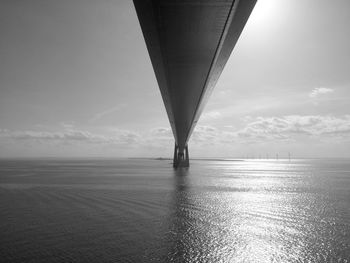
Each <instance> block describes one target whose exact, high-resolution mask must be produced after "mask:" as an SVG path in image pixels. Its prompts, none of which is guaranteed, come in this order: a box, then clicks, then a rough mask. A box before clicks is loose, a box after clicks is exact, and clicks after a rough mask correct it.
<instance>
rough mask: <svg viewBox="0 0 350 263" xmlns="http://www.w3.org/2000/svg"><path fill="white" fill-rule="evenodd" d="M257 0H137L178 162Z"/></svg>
mask: <svg viewBox="0 0 350 263" xmlns="http://www.w3.org/2000/svg"><path fill="white" fill-rule="evenodd" d="M255 3H256V0H134V5H135V8H136V12H137V15H138V18H139V22H140V25H141V29H142V32H143V36H144V38H145V42H146V45H147V49H148V52H149V55H150V58H151V61H152V65H153V69H154V72H155V75H156V78H157V81H158V85H159V88H160V91H161V94H162V97H163V101H164V104H165V108H166V111H167V114H168V118H169V121H170V125H171V128H172V131H173V134H174V137H175V150H174V167H188V166H189V155H188V145H187V143H188V140H189V138H190V136H191V133H192V131H193V129H194V127H195V126H196V123H197V121H198V119H199V117H200V114H201V112H202V110H203V107H204V105H205V104H206V101H207V100H208V98H209V95H210V94H211V91H212V90H213V88H214V86H215V84H216V82H217V80H218V78H219V76H220V74H221V72H222V70H223V69H224V66H225V64H226V62H227V60H228V58H229V56H230V54H231V52H232V50H233V48H234V46H235V44H236V42H237V40H238V38H239V36H240V34H241V32H242V30H243V28H244V25H245V24H246V22H247V20H248V17H249V15H250V13H251V12H252V10H253V8H254V5H255Z"/></svg>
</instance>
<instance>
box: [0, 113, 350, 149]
mask: <svg viewBox="0 0 350 263" xmlns="http://www.w3.org/2000/svg"><path fill="white" fill-rule="evenodd" d="M243 122H244V126H243V127H242V128H240V129H235V128H234V127H233V126H225V127H224V128H220V129H219V128H216V127H212V126H200V125H199V126H197V127H196V128H195V129H194V131H193V134H192V137H191V141H190V143H191V144H193V145H194V146H199V147H200V146H204V145H216V146H220V147H221V146H222V147H226V145H232V144H234V145H237V144H245V143H246V144H252V143H267V142H281V141H284V142H294V141H298V140H300V141H305V140H309V139H313V140H320V141H321V140H323V139H327V140H328V139H334V138H335V139H339V141H344V140H346V141H347V140H348V139H350V115H344V116H341V117H336V116H332V115H326V116H321V115H304V116H302V115H289V116H282V117H256V118H253V117H249V118H245V119H244V120H243ZM0 138H3V139H4V138H5V139H6V138H7V139H11V140H14V141H16V142H20V141H30V142H33V143H38V142H39V143H58V144H77V145H83V144H85V145H91V144H95V145H97V144H98V145H105V146H123V147H124V148H125V147H129V148H134V147H140V148H143V149H150V148H152V149H155V148H157V149H162V148H167V147H169V145H171V144H172V143H173V142H174V138H173V134H172V131H171V128H170V127H158V128H154V129H152V130H148V131H142V132H136V131H130V130H121V129H113V130H110V129H109V130H108V131H106V132H102V131H101V132H100V133H93V132H90V131H86V130H78V129H76V128H71V127H70V128H68V129H65V130H63V131H31V130H27V131H12V130H7V129H0Z"/></svg>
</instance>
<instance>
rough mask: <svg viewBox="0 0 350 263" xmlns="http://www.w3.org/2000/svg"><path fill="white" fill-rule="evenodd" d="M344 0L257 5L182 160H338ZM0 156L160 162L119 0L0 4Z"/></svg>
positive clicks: (134, 39)
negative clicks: (278, 158)
mask: <svg viewBox="0 0 350 263" xmlns="http://www.w3.org/2000/svg"><path fill="white" fill-rule="evenodd" d="M349 14H350V1H349V0H258V3H257V4H256V6H255V9H254V10H253V12H252V14H251V16H250V19H249V20H248V23H247V24H246V27H245V29H244V30H243V32H242V35H241V37H240V39H239V41H238V42H237V45H236V47H235V49H234V51H233V53H232V54H231V56H230V58H229V60H228V62H227V64H226V67H225V69H224V71H223V72H222V75H221V77H220V79H219V81H218V83H217V85H216V87H215V89H214V91H213V93H212V95H211V98H210V99H209V101H208V104H207V105H206V107H205V109H204V111H203V113H202V116H201V118H200V120H199V122H198V124H197V127H196V129H195V130H194V132H193V134H192V137H191V139H190V141H189V150H190V156H191V157H217V158H220V157H227V158H230V157H231V158H243V157H244V158H246V157H248V158H259V157H261V158H265V157H267V156H268V157H269V158H274V157H275V156H276V154H278V155H279V157H280V158H285V157H287V156H288V153H290V154H291V156H292V158H293V157H295V158H313V157H316V158H321V157H344V158H348V157H350V48H349V47H350V29H349V25H350V16H349ZM0 61H1V63H0V157H1V158H8V157H10V158H12V157H171V156H172V154H173V147H174V139H173V135H172V132H171V129H170V125H169V121H168V118H167V115H166V111H165V108H164V105H163V101H162V99H161V95H160V91H159V88H158V85H157V82H156V79H155V75H154V72H153V68H152V65H151V62H150V58H149V56H148V52H147V49H146V45H145V42H144V39H143V36H142V32H141V29H140V26H139V22H138V19H137V16H136V12H135V9H134V6H133V3H132V1H131V0H118V1H112V0H99V1H95V0H61V1H56V0H45V1H44V0H29V1H28V0H16V1H13V0H0Z"/></svg>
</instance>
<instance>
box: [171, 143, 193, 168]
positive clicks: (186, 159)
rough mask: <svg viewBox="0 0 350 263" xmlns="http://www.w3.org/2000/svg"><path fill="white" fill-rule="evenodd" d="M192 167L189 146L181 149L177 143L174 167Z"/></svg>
mask: <svg viewBox="0 0 350 263" xmlns="http://www.w3.org/2000/svg"><path fill="white" fill-rule="evenodd" d="M189 166H190V156H189V154H188V145H186V146H185V148H184V149H182V151H181V149H180V148H179V146H178V145H177V144H176V143H175V148H174V160H173V167H174V168H178V167H189Z"/></svg>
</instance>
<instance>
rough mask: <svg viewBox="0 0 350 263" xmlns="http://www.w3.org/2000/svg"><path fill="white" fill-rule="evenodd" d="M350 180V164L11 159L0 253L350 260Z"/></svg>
mask: <svg viewBox="0 0 350 263" xmlns="http://www.w3.org/2000/svg"><path fill="white" fill-rule="evenodd" d="M24 171H25V172H26V174H28V175H27V176H18V175H20V174H23V172H24ZM349 171H350V163H349V162H348V161H347V160H345V161H344V160H292V161H288V160H279V161H273V160H241V161H199V160H198V161H193V162H192V164H191V167H190V169H179V170H173V169H172V168H171V167H170V165H169V163H168V161H153V160H117V161H106V160H105V161H103V160H101V161H96V162H91V161H89V162H87V161H81V162H69V161H65V162H63V161H57V162H55V161H53V162H51V163H50V164H47V163H45V162H34V161H33V162H22V163H21V162H12V163H11V162H6V161H2V163H1V166H0V179H1V181H0V197H1V202H0V205H1V207H0V208H1V210H0V216H1V218H2V220H1V222H0V231H1V233H3V234H2V235H1V238H0V245H1V249H2V250H1V251H0V255H1V256H2V259H4V260H5V261H8V262H10V261H22V262H25V261H35V262H45V261H46V260H47V259H48V258H50V261H51V262H55V261H56V262H60V261H62V260H70V261H96V260H98V261H101V262H108V261H113V262H259V263H260V262H262V263H263V262H347V260H348V258H350V244H349V240H350V203H349V200H350V191H349V190H350V172H349Z"/></svg>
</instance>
